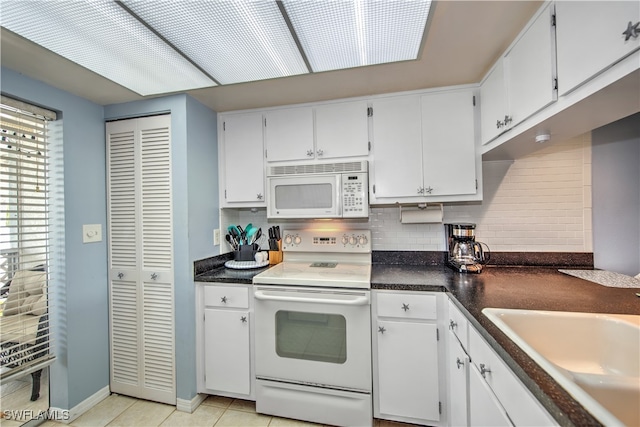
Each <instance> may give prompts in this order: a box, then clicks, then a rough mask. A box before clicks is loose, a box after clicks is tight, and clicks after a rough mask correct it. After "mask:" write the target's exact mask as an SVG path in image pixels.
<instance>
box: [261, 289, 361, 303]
mask: <svg viewBox="0 0 640 427" xmlns="http://www.w3.org/2000/svg"><path fill="white" fill-rule="evenodd" d="M254 296H255V297H256V299H258V300H261V301H282V302H310V303H315V304H337V305H369V297H368V296H367V295H362V296H356V297H355V298H350V299H348V300H343V299H331V298H316V297H310V298H305V297H300V296H295V297H293V296H282V295H269V293H268V292H265V291H255V293H254Z"/></svg>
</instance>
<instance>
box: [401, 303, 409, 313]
mask: <svg viewBox="0 0 640 427" xmlns="http://www.w3.org/2000/svg"><path fill="white" fill-rule="evenodd" d="M402 309H403V310H404V311H405V312H406V311H408V310H409V304H404V303H402Z"/></svg>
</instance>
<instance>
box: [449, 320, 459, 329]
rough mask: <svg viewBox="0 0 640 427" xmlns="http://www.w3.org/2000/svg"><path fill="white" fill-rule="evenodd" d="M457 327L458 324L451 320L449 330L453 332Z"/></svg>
mask: <svg viewBox="0 0 640 427" xmlns="http://www.w3.org/2000/svg"><path fill="white" fill-rule="evenodd" d="M457 326H458V324H457V323H456V322H454V321H453V320H449V329H451V330H452V331H453V330H454V328H456V327H457Z"/></svg>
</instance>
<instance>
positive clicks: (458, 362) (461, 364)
mask: <svg viewBox="0 0 640 427" xmlns="http://www.w3.org/2000/svg"><path fill="white" fill-rule="evenodd" d="M456 365H458V369H460V367H461V366H464V362H463V361H462V360H460V358H459V357H456Z"/></svg>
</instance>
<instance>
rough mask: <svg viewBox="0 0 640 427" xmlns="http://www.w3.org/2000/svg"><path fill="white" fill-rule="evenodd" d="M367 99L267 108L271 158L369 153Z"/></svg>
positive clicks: (322, 156)
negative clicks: (309, 105) (311, 105)
mask: <svg viewBox="0 0 640 427" xmlns="http://www.w3.org/2000/svg"><path fill="white" fill-rule="evenodd" d="M367 112H368V110H367V102H366V101H349V102H337V103H331V104H321V105H317V106H313V107H294V108H283V109H276V110H268V111H266V112H265V146H266V150H267V161H268V162H287V161H292V160H322V159H338V158H346V157H356V156H361V157H364V156H368V155H369V124H368V118H367Z"/></svg>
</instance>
